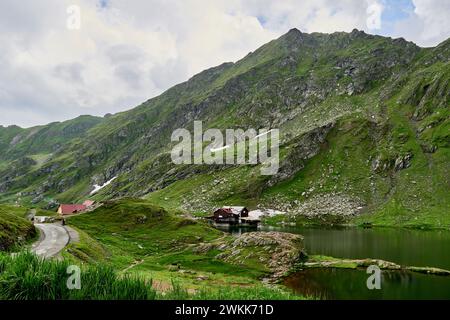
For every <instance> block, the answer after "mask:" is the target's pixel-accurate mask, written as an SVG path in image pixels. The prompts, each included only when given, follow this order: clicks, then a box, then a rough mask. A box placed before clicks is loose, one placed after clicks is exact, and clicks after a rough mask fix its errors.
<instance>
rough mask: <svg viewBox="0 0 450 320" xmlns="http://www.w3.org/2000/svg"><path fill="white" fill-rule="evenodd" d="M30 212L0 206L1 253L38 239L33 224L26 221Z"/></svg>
mask: <svg viewBox="0 0 450 320" xmlns="http://www.w3.org/2000/svg"><path fill="white" fill-rule="evenodd" d="M27 212H28V210H27V209H25V208H20V207H14V206H5V205H2V206H0V251H5V250H9V249H12V248H13V247H14V246H15V245H20V244H25V243H26V242H27V241H29V240H30V239H33V238H34V237H36V235H37V233H36V230H35V228H34V226H33V224H32V223H31V222H30V221H28V220H27V219H25V216H26V214H27Z"/></svg>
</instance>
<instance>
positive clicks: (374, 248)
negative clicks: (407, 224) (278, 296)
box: [229, 226, 450, 299]
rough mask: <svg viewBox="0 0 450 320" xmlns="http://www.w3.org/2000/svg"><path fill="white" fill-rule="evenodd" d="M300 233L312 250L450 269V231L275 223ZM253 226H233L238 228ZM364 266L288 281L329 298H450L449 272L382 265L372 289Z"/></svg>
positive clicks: (237, 230) (301, 274) (235, 230)
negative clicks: (384, 268)
mask: <svg viewBox="0 0 450 320" xmlns="http://www.w3.org/2000/svg"><path fill="white" fill-rule="evenodd" d="M258 230H260V231H270V230H274V231H281V232H289V233H297V234H301V235H303V236H304V237H305V240H304V243H305V248H306V251H307V253H308V254H309V255H328V256H332V257H336V258H352V259H358V258H377V259H383V260H387V261H392V262H396V263H398V264H401V265H405V266H419V267H438V268H443V269H448V270H450V232H449V231H440V230H439V231H436V230H434V231H422V230H408V229H395V228H372V229H362V228H333V229H326V228H297V227H283V228H271V227H265V226H262V227H260V228H259V229H258ZM250 231H255V230H252V229H243V228H233V229H229V232H231V233H233V234H240V233H243V232H250ZM368 277H369V275H368V274H367V273H366V272H365V270H344V269H324V268H321V269H308V270H304V271H300V272H298V273H296V274H293V275H292V276H290V277H289V278H287V279H286V281H285V285H287V286H288V287H290V288H292V289H293V290H294V291H296V292H298V293H301V294H307V295H313V296H316V297H321V298H326V299H450V277H443V276H434V275H424V274H418V273H412V272H400V271H382V278H381V279H382V280H381V290H368V289H367V286H366V281H367V278H368Z"/></svg>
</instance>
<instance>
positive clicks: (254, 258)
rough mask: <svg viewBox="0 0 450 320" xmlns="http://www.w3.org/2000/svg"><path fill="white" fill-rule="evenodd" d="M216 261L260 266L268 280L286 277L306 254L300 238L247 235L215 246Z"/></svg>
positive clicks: (274, 234) (288, 234) (259, 233)
mask: <svg viewBox="0 0 450 320" xmlns="http://www.w3.org/2000/svg"><path fill="white" fill-rule="evenodd" d="M216 248H217V249H219V250H221V251H222V253H220V254H218V255H217V256H216V258H217V259H219V260H223V261H226V262H228V263H231V264H234V265H237V266H239V265H246V266H251V265H254V264H260V265H262V266H263V267H264V269H266V271H267V272H268V273H269V274H270V279H272V280H275V279H279V278H280V277H282V276H283V275H285V274H286V273H287V272H288V271H289V270H290V269H291V268H292V267H293V266H294V265H295V264H296V263H297V262H299V261H300V260H301V259H302V257H303V256H304V255H305V253H304V251H303V250H304V248H303V237H302V236H300V235H295V234H290V233H281V232H249V233H244V234H242V235H240V236H239V237H236V238H234V239H232V240H231V241H228V242H227V243H223V244H219V245H217V246H216Z"/></svg>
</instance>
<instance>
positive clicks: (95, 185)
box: [90, 176, 117, 195]
mask: <svg viewBox="0 0 450 320" xmlns="http://www.w3.org/2000/svg"><path fill="white" fill-rule="evenodd" d="M116 178H117V176H116V177H114V178H112V179H111V180H109V181H106V182H105V183H104V184H102V185H101V186H99V185H98V184H94V190H92V191H91V193H90V194H91V195H93V194H95V193H97V192H99V191H100V190H102V189H103V188H104V187H106V186H107V185H109V184H111V182H113V181H114V180H115V179H116Z"/></svg>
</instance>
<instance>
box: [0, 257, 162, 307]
mask: <svg viewBox="0 0 450 320" xmlns="http://www.w3.org/2000/svg"><path fill="white" fill-rule="evenodd" d="M69 266H70V262H68V261H66V260H64V261H54V260H51V261H49V260H43V259H41V258H38V257H37V256H35V255H33V254H31V253H20V254H19V255H17V256H14V257H13V256H10V255H6V254H1V255H0V299H3V300H148V299H155V298H156V291H155V290H154V289H153V288H152V285H151V281H149V282H146V281H144V279H141V278H138V277H131V276H124V277H119V276H118V275H117V274H116V273H115V272H114V271H113V269H111V268H110V267H108V266H103V265H93V266H89V267H84V268H82V270H81V288H80V289H79V290H77V289H73V290H70V289H68V288H67V279H68V278H69V276H70V274H68V273H67V268H68V267H69Z"/></svg>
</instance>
